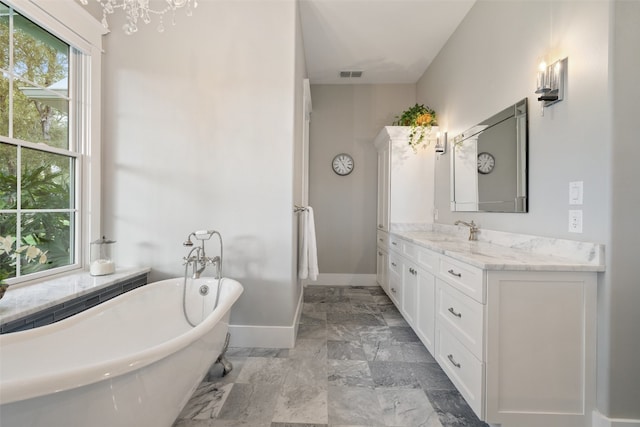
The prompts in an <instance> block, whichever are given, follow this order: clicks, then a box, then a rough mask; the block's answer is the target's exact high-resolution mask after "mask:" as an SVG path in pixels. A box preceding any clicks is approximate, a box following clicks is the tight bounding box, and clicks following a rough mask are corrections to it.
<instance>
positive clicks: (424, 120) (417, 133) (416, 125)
mask: <svg viewBox="0 0 640 427" xmlns="http://www.w3.org/2000/svg"><path fill="white" fill-rule="evenodd" d="M393 125H394V126H410V127H411V131H410V132H409V145H410V146H411V148H413V150H414V151H416V150H417V147H418V146H420V145H421V144H422V142H423V141H424V137H425V134H426V129H429V128H431V126H438V120H437V118H436V112H435V111H434V110H433V109H432V108H430V107H428V106H427V107H425V106H424V105H422V104H417V103H416V105H414V106H413V107H411V108H409V109H407V110H405V111H403V112H402V114H401V115H399V116H396V120H395V121H394V122H393ZM425 147H426V145H425Z"/></svg>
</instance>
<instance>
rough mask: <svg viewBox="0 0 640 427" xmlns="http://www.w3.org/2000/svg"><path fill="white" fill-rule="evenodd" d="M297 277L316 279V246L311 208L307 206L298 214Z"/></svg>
mask: <svg viewBox="0 0 640 427" xmlns="http://www.w3.org/2000/svg"><path fill="white" fill-rule="evenodd" d="M298 246H299V247H298V277H299V278H300V279H307V278H309V279H311V280H314V281H315V280H318V248H317V247H316V225H315V221H314V219H313V209H312V208H311V206H308V207H307V209H306V210H305V211H304V212H303V213H302V215H301V216H300V227H299V245H298Z"/></svg>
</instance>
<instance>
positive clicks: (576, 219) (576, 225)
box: [569, 210, 582, 233]
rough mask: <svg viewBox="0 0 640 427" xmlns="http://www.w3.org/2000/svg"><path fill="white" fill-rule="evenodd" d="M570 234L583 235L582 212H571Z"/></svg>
mask: <svg viewBox="0 0 640 427" xmlns="http://www.w3.org/2000/svg"><path fill="white" fill-rule="evenodd" d="M569 232H570V233H582V210H572V211H569Z"/></svg>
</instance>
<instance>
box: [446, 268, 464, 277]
mask: <svg viewBox="0 0 640 427" xmlns="http://www.w3.org/2000/svg"><path fill="white" fill-rule="evenodd" d="M447 273H449V274H450V275H452V276H456V277H462V273H456V272H455V271H453V269H451V270H449V271H447Z"/></svg>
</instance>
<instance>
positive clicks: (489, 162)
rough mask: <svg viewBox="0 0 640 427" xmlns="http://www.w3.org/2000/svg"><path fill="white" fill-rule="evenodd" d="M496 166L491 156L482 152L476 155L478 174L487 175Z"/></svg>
mask: <svg viewBox="0 0 640 427" xmlns="http://www.w3.org/2000/svg"><path fill="white" fill-rule="evenodd" d="M495 166H496V159H495V158H494V157H493V155H491V154H489V153H486V152H483V153H480V154H478V172H480V173H482V174H488V173H491V171H493V168H494V167H495Z"/></svg>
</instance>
